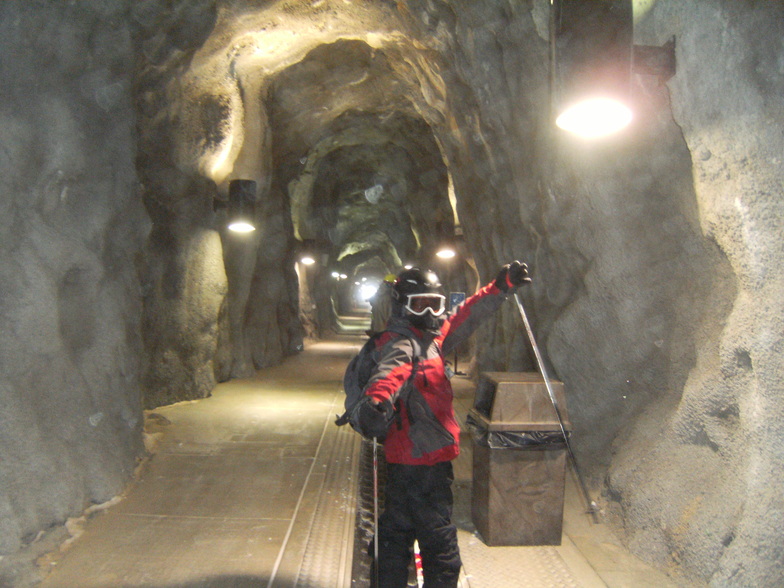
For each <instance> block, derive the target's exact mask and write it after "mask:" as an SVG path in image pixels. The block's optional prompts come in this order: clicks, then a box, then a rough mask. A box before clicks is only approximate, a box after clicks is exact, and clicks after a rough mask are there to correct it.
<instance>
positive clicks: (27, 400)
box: [0, 1, 149, 585]
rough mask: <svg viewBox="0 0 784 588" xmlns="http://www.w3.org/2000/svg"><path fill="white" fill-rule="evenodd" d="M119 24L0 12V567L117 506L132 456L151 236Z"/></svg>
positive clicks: (77, 16) (47, 5)
mask: <svg viewBox="0 0 784 588" xmlns="http://www.w3.org/2000/svg"><path fill="white" fill-rule="evenodd" d="M124 9H125V5H124V3H123V2H112V1H107V2H102V3H100V6H98V5H97V4H95V3H92V4H91V5H90V6H85V5H83V4H81V3H79V4H75V3H60V2H44V3H41V2H36V3H31V2H25V1H20V2H16V1H9V2H4V3H3V4H2V6H0V30H2V34H1V35H0V52H2V54H3V56H4V58H3V60H2V66H1V67H0V79H2V84H1V85H2V94H3V100H2V103H1V104H0V117H2V124H1V125H0V134H2V139H0V144H2V149H0V184H2V198H0V208H2V213H1V214H0V223H2V229H1V230H0V244H1V245H2V251H3V255H2V257H1V258H0V276H1V277H0V284H1V285H0V314H1V315H2V324H3V330H2V331H3V334H2V337H0V364H1V365H2V370H0V404H2V411H0V415H1V416H0V445H2V459H0V554H3V556H6V555H8V554H12V553H14V552H16V551H17V550H19V549H20V547H22V546H24V545H26V544H28V543H30V542H31V541H33V540H34V539H36V538H37V536H38V535H39V533H40V532H41V531H42V530H44V529H47V528H49V527H51V526H53V525H57V524H62V523H64V522H65V521H66V519H67V518H69V517H71V516H74V515H78V514H79V513H81V511H82V510H83V509H84V508H86V507H87V506H89V505H91V504H99V503H103V502H106V501H108V500H109V499H111V498H112V497H113V496H115V495H117V494H119V493H120V492H121V491H122V490H123V488H124V487H125V485H126V483H127V482H128V481H129V479H130V477H131V474H132V472H133V470H134V468H135V466H136V461H135V460H136V458H137V457H138V456H140V455H141V453H142V451H143V448H142V439H141V431H142V420H143V418H142V408H141V401H140V397H139V381H140V369H141V365H140V364H141V348H142V346H141V338H140V327H139V323H140V316H141V292H140V289H139V281H138V279H137V273H136V263H137V261H138V254H139V251H140V249H141V246H142V243H143V240H144V238H145V236H146V233H147V232H148V230H149V222H148V220H147V216H146V214H145V213H144V209H143V207H142V205H141V202H140V199H139V193H138V185H137V179H136V171H135V168H134V156H135V150H136V140H135V129H134V118H135V117H134V111H133V105H132V102H131V99H130V96H131V94H130V88H131V84H132V81H133V80H132V78H131V71H132V64H133V49H132V44H131V38H130V34H129V28H128V23H127V21H126V19H125V12H124ZM4 559H5V557H4ZM6 561H8V560H7V559H6ZM16 580H17V577H16V576H15V575H14V572H6V571H5V570H2V571H0V584H3V585H14V582H15V581H16Z"/></svg>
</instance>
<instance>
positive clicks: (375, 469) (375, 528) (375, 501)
mask: <svg viewBox="0 0 784 588" xmlns="http://www.w3.org/2000/svg"><path fill="white" fill-rule="evenodd" d="M373 561H374V563H375V566H374V568H375V580H376V581H375V584H374V585H373V586H374V587H375V588H378V443H377V438H376V437H373Z"/></svg>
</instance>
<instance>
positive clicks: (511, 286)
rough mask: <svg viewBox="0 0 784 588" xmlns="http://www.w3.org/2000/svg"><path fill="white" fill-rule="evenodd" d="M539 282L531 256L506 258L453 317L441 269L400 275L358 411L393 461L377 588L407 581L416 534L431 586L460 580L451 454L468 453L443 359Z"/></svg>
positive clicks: (401, 586)
mask: <svg viewBox="0 0 784 588" xmlns="http://www.w3.org/2000/svg"><path fill="white" fill-rule="evenodd" d="M530 281H531V280H530V278H529V276H528V266H527V265H526V264H524V263H520V262H519V261H514V262H512V263H510V264H507V265H505V266H503V267H502V268H501V270H500V271H499V273H498V275H497V277H496V279H495V280H494V281H493V282H490V283H489V284H487V285H486V286H484V287H483V288H481V289H480V290H479V291H478V292H477V293H476V294H474V295H473V296H471V297H469V298H468V299H467V300H466V301H465V303H464V304H462V305H461V306H460V307H458V308H457V310H456V311H455V312H454V313H453V314H451V315H450V316H448V317H447V316H445V301H446V297H445V296H444V293H443V289H442V286H441V283H440V282H439V280H438V276H437V275H436V274H435V273H433V272H432V271H430V270H421V269H419V268H414V269H410V270H405V271H403V272H401V273H400V274H399V275H398V276H397V277H396V279H395V281H394V284H393V286H392V288H391V290H392V292H391V294H392V296H391V300H392V308H391V317H390V319H389V321H388V323H387V330H386V331H385V332H384V333H383V334H382V335H381V336H380V337H379V338H378V340H377V342H376V345H377V349H379V350H380V358H379V362H378V364H377V365H376V368H375V370H374V371H373V372H372V374H371V377H370V380H369V381H368V383H367V385H366V387H365V390H364V394H365V397H364V398H363V400H362V401H361V403H360V404H359V406H358V411H357V419H356V420H357V423H356V424H357V427H356V428H357V430H358V431H359V432H360V433H361V434H362V435H363V436H365V437H367V438H378V439H379V440H383V443H384V450H385V455H386V461H387V485H386V499H385V508H384V512H383V514H382V515H381V517H380V520H379V524H378V529H377V530H376V537H375V538H374V541H378V542H379V545H378V555H379V557H378V559H379V561H378V578H379V586H378V588H405V586H406V585H407V582H408V566H409V563H410V561H411V550H412V547H413V544H414V541H415V540H417V541H418V542H419V548H420V555H421V557H422V569H423V575H424V579H425V586H426V587H427V588H454V587H456V586H457V582H458V578H459V575H460V568H461V566H462V562H461V560H460V551H459V548H458V544H457V529H456V527H455V526H454V524H453V523H452V506H453V496H452V482H453V480H454V475H453V470H452V460H454V459H455V458H456V457H457V456H458V454H459V451H460V448H459V439H460V425H459V424H458V422H457V419H456V417H455V412H454V407H453V404H452V400H453V393H452V386H451V384H450V382H449V377H448V376H447V372H446V368H445V360H444V357H445V355H447V354H449V352H450V351H452V350H454V348H455V347H456V346H457V345H458V344H460V343H461V342H463V341H465V340H466V339H467V338H468V337H469V336H470V335H471V334H472V333H473V332H474V330H475V329H476V327H477V326H478V325H479V324H480V323H481V322H482V321H483V320H485V319H487V318H488V317H489V316H492V314H494V313H495V311H496V310H498V308H500V306H501V304H502V303H503V301H504V300H505V299H506V295H507V294H509V293H511V292H513V291H514V290H515V289H516V288H518V287H520V286H523V285H525V284H527V283H529V282H530ZM371 547H372V544H371Z"/></svg>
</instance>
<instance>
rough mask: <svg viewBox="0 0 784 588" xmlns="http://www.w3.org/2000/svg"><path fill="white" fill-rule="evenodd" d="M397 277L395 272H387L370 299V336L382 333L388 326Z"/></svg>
mask: <svg viewBox="0 0 784 588" xmlns="http://www.w3.org/2000/svg"><path fill="white" fill-rule="evenodd" d="M396 278H397V276H396V275H395V274H387V275H386V276H385V277H384V281H383V282H381V285H380V286H379V287H378V290H376V293H375V294H373V296H371V297H370V299H369V301H368V302H370V330H369V331H368V332H367V334H368V335H370V336H372V335H373V334H374V333H380V332H381V331H383V330H384V329H385V328H386V326H387V321H388V320H389V317H390V315H391V314H392V285H393V284H394V283H395V279H396Z"/></svg>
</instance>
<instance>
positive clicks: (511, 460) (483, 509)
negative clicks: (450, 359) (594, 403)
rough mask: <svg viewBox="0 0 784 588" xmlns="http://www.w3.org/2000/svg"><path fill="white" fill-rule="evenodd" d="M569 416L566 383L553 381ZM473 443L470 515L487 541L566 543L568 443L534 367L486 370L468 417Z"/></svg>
mask: <svg viewBox="0 0 784 588" xmlns="http://www.w3.org/2000/svg"><path fill="white" fill-rule="evenodd" d="M550 385H551V388H552V390H553V393H554V394H555V398H556V401H557V402H558V409H559V411H560V413H561V418H562V419H563V424H564V429H565V430H566V432H567V435H568V434H569V431H570V429H571V427H570V425H569V421H568V417H567V413H566V403H565V398H564V389H563V383H562V382H558V381H552V380H551V381H550ZM467 422H468V428H469V430H470V431H471V435H472V437H473V439H474V444H473V492H472V496H471V518H472V521H473V523H474V526H475V527H476V529H477V531H478V532H479V534H480V535H481V536H482V539H483V540H484V542H485V543H486V544H487V545H560V544H561V529H562V525H563V504H564V482H565V477H566V459H567V448H566V443H565V441H564V438H563V434H562V432H561V427H560V425H559V424H558V415H557V413H556V411H555V407H554V406H553V403H552V401H551V400H550V395H549V394H548V392H547V386H546V385H545V383H544V380H543V378H542V376H541V374H539V373H536V372H485V373H482V374H481V375H480V378H479V382H478V385H477V389H476V396H475V399H474V406H473V408H472V409H471V410H470V412H469V414H468V418H467Z"/></svg>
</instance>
